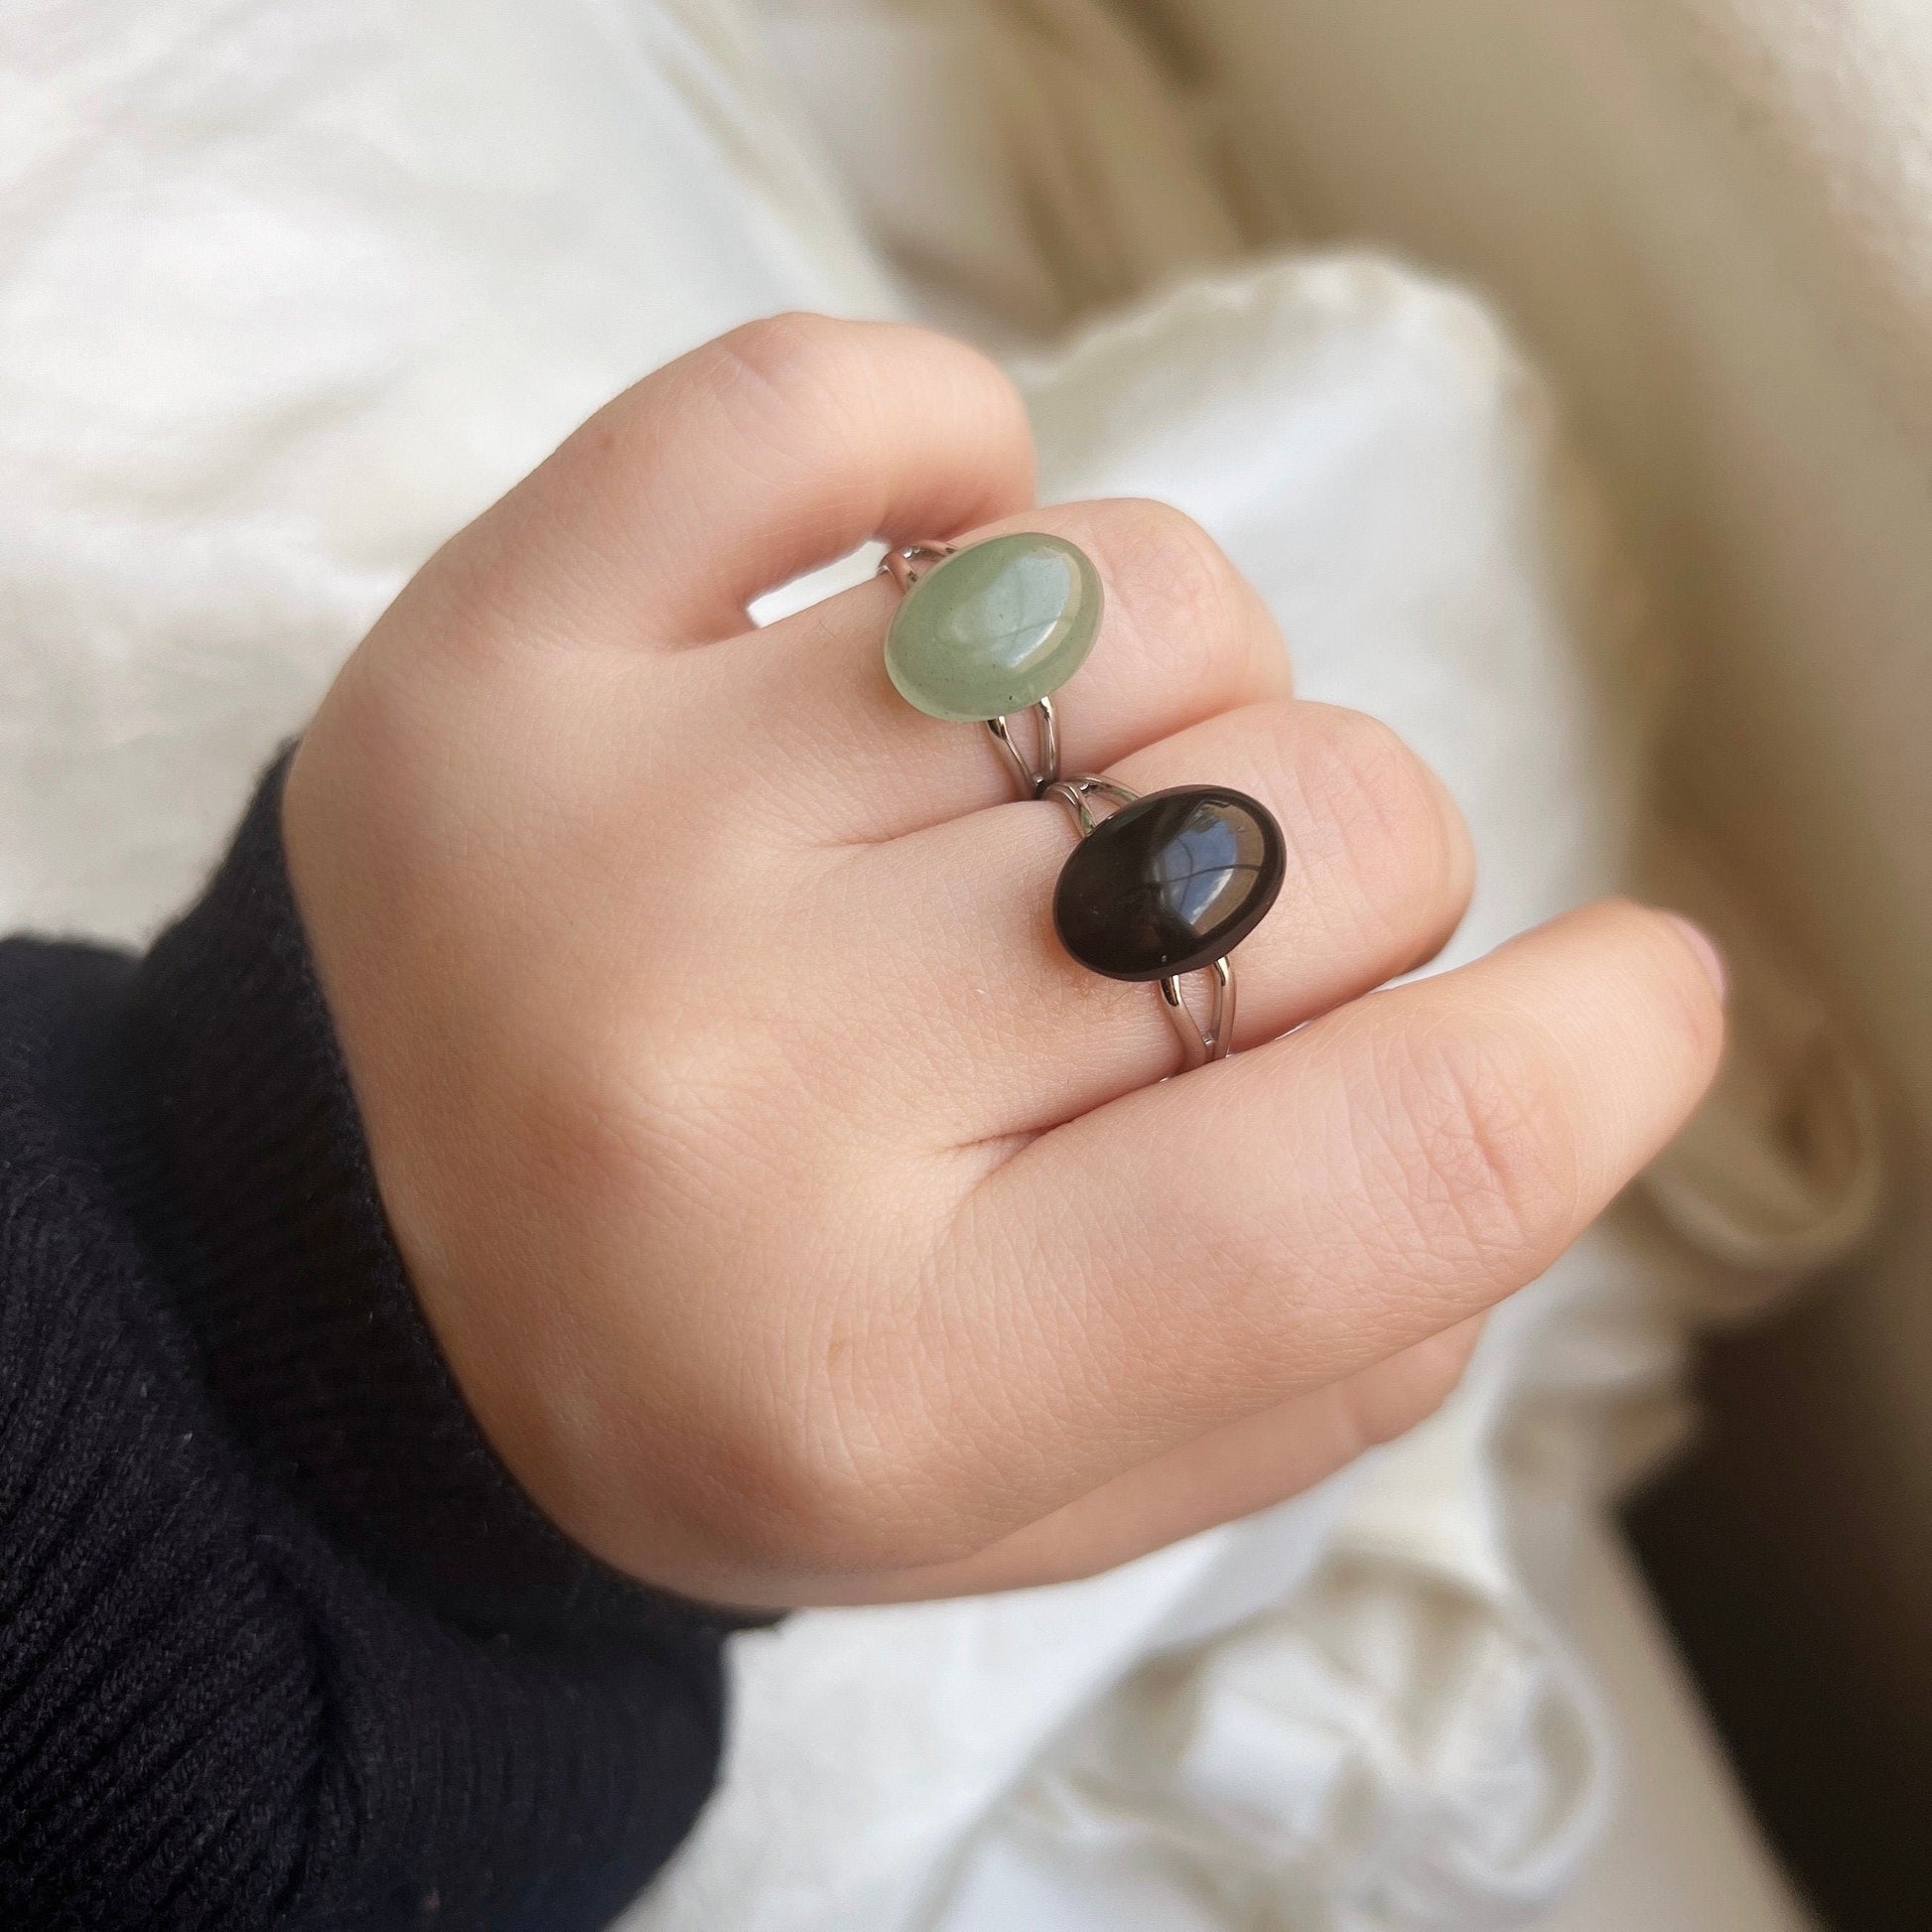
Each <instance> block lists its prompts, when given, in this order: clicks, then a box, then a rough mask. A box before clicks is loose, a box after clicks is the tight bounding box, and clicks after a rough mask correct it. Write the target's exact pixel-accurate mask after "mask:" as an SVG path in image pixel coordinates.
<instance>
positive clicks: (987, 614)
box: [886, 532, 1100, 724]
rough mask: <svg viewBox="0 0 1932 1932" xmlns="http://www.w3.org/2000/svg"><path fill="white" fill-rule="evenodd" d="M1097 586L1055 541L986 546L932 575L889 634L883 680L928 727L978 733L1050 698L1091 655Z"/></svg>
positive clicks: (1069, 548)
mask: <svg viewBox="0 0 1932 1932" xmlns="http://www.w3.org/2000/svg"><path fill="white" fill-rule="evenodd" d="M1099 628H1100V576H1099V573H1098V572H1097V571H1096V570H1095V569H1094V567H1093V565H1092V564H1091V563H1090V562H1089V561H1088V559H1087V556H1086V554H1085V552H1084V551H1081V550H1078V549H1076V548H1075V547H1074V546H1073V545H1072V544H1070V543H1067V542H1065V541H1064V540H1063V539H1061V538H1059V537H1049V536H1044V535H1041V534H1039V533H1037V532H1025V533H1021V534H1017V535H1014V536H1010V537H989V538H988V539H987V540H986V541H985V542H984V543H976V544H974V545H973V546H972V547H971V548H970V549H967V550H960V551H956V552H955V553H954V554H953V555H952V556H950V557H948V558H946V559H945V561H944V562H943V563H940V564H937V565H935V566H934V567H933V568H932V569H931V570H929V571H927V572H926V574H925V575H924V576H923V577H921V578H920V579H919V581H918V582H917V583H916V584H914V585H913V586H912V588H911V589H910V590H909V591H908V592H907V593H906V594H905V601H904V602H903V603H902V604H901V605H900V606H899V608H898V613H897V616H896V617H895V618H894V619H893V627H892V628H891V630H889V631H888V632H887V633H886V670H887V674H888V675H889V676H890V677H891V678H892V680H893V682H894V684H896V685H897V687H898V690H899V694H900V695H901V696H902V697H903V698H905V700H906V701H907V702H908V703H910V704H915V705H917V706H918V708H919V709H920V710H921V711H923V712H927V713H929V714H930V715H931V716H932V717H934V718H946V719H950V720H951V721H952V722H954V723H955V724H970V723H983V722H985V720H987V719H989V718H1004V717H1006V716H1007V715H1008V714H1009V713H1010V712H1015V711H1025V710H1026V709H1027V707H1028V706H1029V705H1034V704H1037V703H1038V702H1039V701H1040V699H1041V698H1043V697H1045V696H1047V695H1048V693H1050V692H1053V691H1057V690H1058V689H1059V688H1060V686H1061V685H1062V684H1064V683H1065V682H1066V681H1067V679H1068V678H1070V677H1071V676H1072V675H1073V673H1074V672H1075V671H1077V670H1078V669H1079V668H1080V666H1081V664H1082V663H1084V662H1085V660H1086V655H1087V652H1088V651H1090V650H1091V649H1092V648H1093V639H1094V633H1095V632H1096V631H1097V630H1098V629H1099Z"/></svg>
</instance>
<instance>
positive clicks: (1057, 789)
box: [1040, 774, 1234, 1073]
mask: <svg viewBox="0 0 1932 1932" xmlns="http://www.w3.org/2000/svg"><path fill="white" fill-rule="evenodd" d="M1040 795H1041V796H1042V797H1045V798H1057V799H1058V800H1059V802H1060V803H1061V804H1062V805H1064V806H1065V807H1066V808H1067V810H1068V811H1069V812H1071V813H1072V814H1073V826H1074V829H1075V831H1077V832H1078V833H1079V835H1080V836H1081V837H1082V838H1083V839H1084V838H1085V837H1086V836H1087V835H1088V834H1089V833H1090V832H1091V831H1092V830H1093V828H1094V827H1095V826H1096V825H1098V824H1099V823H1100V821H1099V820H1098V819H1097V818H1095V817H1094V815H1093V808H1092V807H1091V806H1090V805H1089V804H1088V803H1087V800H1088V799H1089V798H1093V797H1101V798H1105V799H1107V800H1108V802H1109V803H1111V804H1113V805H1115V806H1116V807H1118V806H1121V805H1131V804H1132V803H1133V802H1134V800H1135V799H1137V798H1138V797H1139V796H1140V795H1141V794H1140V793H1139V792H1138V791H1132V790H1130V789H1129V788H1128V787H1127V786H1126V785H1123V784H1116V783H1115V782H1114V780H1113V779H1112V778H1096V777H1093V776H1092V775H1090V774H1089V775H1083V776H1081V777H1077V778H1056V779H1054V780H1053V781H1052V782H1051V783H1050V784H1048V785H1047V786H1045V788H1044V789H1043V790H1042V792H1041V794H1040ZM1201 970H1202V972H1204V973H1205V974H1206V975H1207V984H1208V1005H1207V1022H1206V1024H1205V1025H1202V1023H1201V1022H1200V1021H1198V1020H1196V1019H1195V1018H1194V1015H1193V1011H1192V1009H1191V1008H1190V1007H1189V1006H1188V1005H1187V1002H1186V1000H1185V998H1183V997H1182V994H1181V990H1180V979H1179V976H1178V975H1177V974H1173V973H1171V974H1169V976H1168V977H1167V978H1166V979H1164V980H1163V981H1162V982H1161V1010H1162V1011H1163V1012H1164V1013H1165V1014H1166V1015H1167V1016H1168V1020H1169V1022H1170V1024H1171V1025H1172V1026H1173V1031H1174V1036H1175V1037H1176V1038H1177V1039H1178V1040H1179V1041H1180V1070H1181V1071H1182V1072H1183V1073H1190V1072H1192V1071H1193V1069H1194V1068H1195V1067H1197V1066H1205V1065H1207V1063H1208V1062H1209V1061H1210V1060H1224V1059H1226V1058H1227V1056H1228V1048H1229V1046H1230V1045H1231V1044H1232V1043H1233V1040H1234V963H1233V961H1232V960H1230V959H1229V958H1228V957H1227V956H1226V955H1225V954H1223V955H1222V957H1221V958H1219V959H1217V960H1215V961H1214V962H1213V964H1212V965H1209V966H1204V967H1202V968H1201Z"/></svg>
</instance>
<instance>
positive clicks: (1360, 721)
mask: <svg viewBox="0 0 1932 1932" xmlns="http://www.w3.org/2000/svg"><path fill="white" fill-rule="evenodd" d="M1275 757H1276V759H1277V760H1278V766H1279V773H1278V775H1279V781H1280V783H1281V785H1282V786H1283V790H1284V794H1285V795H1286V796H1290V797H1293V798H1296V799H1298V800H1299V802H1300V805H1301V810H1300V811H1298V812H1296V813H1294V814H1293V818H1294V822H1295V823H1296V824H1297V825H1298V827H1302V828H1305V830H1304V831H1303V837H1304V839H1305V840H1306V841H1307V846H1306V848H1305V850H1304V851H1303V854H1302V856H1303V858H1304V860H1305V861H1306V862H1307V863H1309V864H1310V865H1311V869H1315V868H1319V869H1327V868H1330V867H1332V869H1333V870H1335V871H1336V872H1338V873H1340V874H1342V875H1344V876H1345V878H1346V881H1347V884H1348V888H1349V890H1348V891H1347V892H1346V893H1345V894H1344V895H1342V897H1341V898H1340V899H1339V900H1338V901H1337V905H1338V909H1339V910H1340V911H1341V912H1343V913H1344V914H1345V915H1346V916H1347V917H1348V918H1350V919H1351V920H1353V921H1354V922H1355V923H1356V924H1358V925H1359V926H1361V927H1364V928H1366V929H1367V936H1369V937H1370V938H1372V939H1373V940H1375V941H1377V942H1378V943H1380V942H1385V941H1392V940H1394V939H1395V938H1396V937H1397V936H1398V935H1401V936H1402V937H1403V938H1405V939H1406V937H1407V936H1408V935H1409V934H1410V933H1411V932H1412V931H1413V929H1414V927H1415V925H1416V923H1417V916H1418V910H1419V907H1420V908H1427V910H1428V911H1430V912H1431V913H1433V912H1434V910H1435V909H1436V908H1437V907H1438V906H1440V905H1443V904H1446V903H1448V902H1449V901H1450V900H1452V899H1455V898H1457V897H1460V895H1461V890H1462V883H1463V882H1462V875H1463V872H1464V870H1465V866H1464V859H1463V851H1462V845H1461V841H1460V840H1459V838H1458V836H1457V830H1456V827H1455V825H1454V824H1453V823H1452V821H1451V820H1450V818H1449V813H1448V811H1447V810H1446V809H1445V805H1444V801H1443V795H1442V793H1441V791H1440V790H1439V788H1438V786H1437V784H1436V781H1435V779H1434V778H1433V777H1432V776H1431V775H1430V772H1429V769H1428V767H1427V766H1426V765H1425V764H1424V763H1423V761H1422V759H1420V758H1418V757H1417V756H1416V754H1415V753H1414V752H1413V751H1411V750H1410V748H1409V746H1408V744H1407V743H1406V742H1405V741H1404V740H1403V739H1402V738H1401V736H1400V735H1399V734H1398V733H1396V732H1395V731H1394V730H1393V729H1392V728H1391V727H1389V726H1388V725H1385V724H1384V723H1382V721H1381V720H1380V719H1378V718H1372V717H1370V716H1369V715H1368V714H1367V713H1366V712H1360V711H1349V710H1346V709H1343V708H1341V707H1339V706H1331V705H1303V706H1300V707H1298V708H1296V709H1295V710H1294V711H1289V710H1288V708H1286V707H1285V708H1284V713H1283V716H1282V717H1281V719H1280V720H1279V723H1278V725H1277V731H1276V744H1275Z"/></svg>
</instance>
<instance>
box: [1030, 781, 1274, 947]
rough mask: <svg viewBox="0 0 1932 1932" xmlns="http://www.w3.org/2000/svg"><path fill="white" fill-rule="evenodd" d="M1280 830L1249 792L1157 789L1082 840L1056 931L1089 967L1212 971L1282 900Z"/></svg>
mask: <svg viewBox="0 0 1932 1932" xmlns="http://www.w3.org/2000/svg"><path fill="white" fill-rule="evenodd" d="M1284 865H1285V859H1284V852H1283V846H1282V834H1281V827H1280V826H1279V825H1277V824H1276V823H1275V820H1274V816H1273V814H1272V813H1270V812H1269V810H1268V808H1267V807H1266V806H1265V805H1262V804H1259V803H1257V802H1256V800H1254V799H1252V798H1250V797H1248V796H1247V795H1246V794H1245V793H1243V792H1239V791H1226V790H1221V789H1219V788H1217V787H1212V786H1202V785H1188V786H1184V787H1178V788H1176V789H1174V790H1173V791H1156V792H1150V793H1149V794H1148V796H1147V797H1145V798H1138V799H1136V800H1135V801H1134V802H1133V803H1132V804H1131V805H1125V806H1123V807H1122V808H1121V809H1120V810H1119V811H1117V812H1115V813H1114V814H1113V816H1112V817H1111V818H1108V819H1106V820H1104V821H1103V822H1102V823H1101V824H1099V825H1097V826H1096V827H1095V828H1094V830H1093V831H1092V832H1091V833H1090V834H1089V835H1088V836H1087V837H1086V838H1085V839H1083V840H1082V841H1081V842H1080V844H1079V845H1078V846H1077V847H1076V848H1075V850H1074V852H1073V854H1072V856H1071V857H1070V858H1068V860H1067V862H1066V865H1065V868H1064V869H1063V870H1062V872H1061V873H1060V882H1059V885H1058V887H1057V888H1056V889H1055V891H1054V894H1053V923H1054V925H1055V926H1056V927H1057V928H1058V929H1059V935H1060V940H1061V942H1062V943H1063V944H1064V945H1065V947H1066V949H1067V951H1068V952H1070V953H1071V954H1072V955H1073V957H1074V958H1075V959H1077V960H1078V961H1079V962H1080V963H1081V965H1083V966H1087V967H1090V968H1091V969H1092V970H1093V971H1094V972H1096V973H1104V974H1106V975H1107V977H1108V978H1109V979H1120V980H1156V979H1163V978H1165V977H1166V976H1167V975H1169V974H1171V973H1187V972H1191V971H1193V969H1194V968H1195V967H1197V966H1206V965H1210V964H1211V963H1212V962H1213V961H1214V960H1216V959H1218V958H1220V956H1221V955H1222V954H1223V953H1225V952H1229V951H1231V950H1232V949H1233V948H1234V947H1235V946H1238V945H1239V944H1240V943H1241V941H1242V940H1243V939H1245V938H1246V937H1247V936H1248V934H1249V933H1250V932H1252V931H1253V930H1254V929H1255V927H1256V926H1257V925H1259V924H1260V923H1261V920H1262V919H1263V917H1264V916H1265V915H1266V913H1267V911H1268V908H1269V907H1270V906H1271V905H1273V904H1274V902H1275V897H1276V895H1277V894H1278V893H1279V892H1280V891H1281V888H1282V874H1283V871H1284Z"/></svg>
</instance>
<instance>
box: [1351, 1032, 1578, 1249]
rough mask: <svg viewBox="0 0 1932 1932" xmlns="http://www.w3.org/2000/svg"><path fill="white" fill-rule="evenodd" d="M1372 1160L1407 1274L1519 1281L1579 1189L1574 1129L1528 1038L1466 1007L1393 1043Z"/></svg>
mask: <svg viewBox="0 0 1932 1932" xmlns="http://www.w3.org/2000/svg"><path fill="white" fill-rule="evenodd" d="M1391 1059H1392V1063H1391V1064H1390V1065H1389V1066H1388V1068H1387V1069H1386V1071H1385V1078H1384V1080H1383V1081H1382V1083H1381V1093H1382V1107H1381V1109H1380V1110H1379V1112H1378V1115H1377V1118H1376V1123H1375V1127H1374V1130H1373V1146H1372V1148H1371V1150H1370V1158H1371V1160H1372V1161H1374V1162H1375V1163H1376V1164H1377V1165H1379V1166H1380V1167H1381V1168H1382V1169H1383V1172H1382V1173H1380V1174H1378V1175H1376V1176H1374V1179H1375V1181H1376V1182H1377V1183H1378V1191H1379V1192H1380V1194H1381V1197H1382V1198H1383V1199H1384V1200H1385V1201H1387V1202H1389V1203H1390V1212H1391V1214H1392V1215H1393V1216H1394V1217H1395V1219H1396V1223H1397V1225H1396V1227H1395V1229H1394V1233H1395V1237H1396V1240H1397V1241H1398V1243H1399V1244H1400V1246H1401V1248H1402V1250H1403V1251H1404V1255H1405V1259H1406V1261H1407V1264H1408V1270H1407V1272H1409V1273H1410V1274H1411V1276H1412V1278H1419V1279H1423V1280H1438V1281H1441V1282H1442V1283H1444V1284H1445V1285H1449V1284H1466V1282H1467V1280H1468V1278H1469V1276H1470V1274H1471V1273H1474V1274H1476V1275H1477V1276H1478V1277H1479V1278H1480V1279H1482V1280H1483V1281H1484V1282H1485V1283H1494V1282H1498V1281H1501V1282H1506V1283H1507V1284H1508V1285H1509V1286H1511V1287H1514V1286H1518V1285H1520V1283H1521V1282H1523V1281H1526V1280H1528V1279H1529V1278H1530V1277H1531V1275H1533V1274H1534V1273H1536V1272H1537V1271H1538V1270H1539V1269H1540V1268H1541V1267H1542V1266H1543V1265H1545V1264H1546V1263H1547V1262H1548V1260H1549V1259H1551V1258H1552V1257H1553V1256H1554V1254H1555V1252H1556V1250H1557V1248H1558V1247H1559V1246H1560V1245H1561V1242H1562V1239H1563V1238H1564V1236H1565V1235H1566V1234H1567V1232H1568V1231H1569V1224H1570V1221H1571V1219H1572V1217H1573V1215H1574V1212H1575V1209H1576V1205H1577V1201H1578V1197H1579V1194H1580V1180H1579V1160H1578V1149H1577V1143H1576V1130H1575V1127H1574V1125H1573V1124H1572V1122H1571V1121H1570V1120H1569V1118H1568V1116H1567V1113H1566V1111H1565V1109H1564V1107H1563V1105H1562V1104H1561V1098H1560V1095H1559V1093H1558V1091H1557V1086H1556V1083H1555V1081H1554V1080H1553V1078H1552V1076H1551V1072H1550V1069H1549V1067H1548V1066H1547V1064H1546V1063H1545V1061H1544V1059H1543V1057H1542V1056H1541V1055H1540V1053H1539V1052H1538V1050H1537V1046H1536V1042H1535V1040H1534V1038H1533V1037H1532V1036H1531V1035H1529V1034H1528V1033H1526V1032H1524V1031H1523V1030H1522V1029H1521V1028H1519V1027H1515V1026H1512V1025H1509V1024H1505V1023H1502V1022H1499V1021H1496V1022H1490V1023H1488V1024H1484V1022H1483V1021H1482V1020H1481V1019H1480V1018H1479V1017H1475V1018H1472V1017H1471V1016H1469V1015H1467V1014H1462V1015H1460V1016H1458V1018H1457V1020H1456V1021H1455V1023H1454V1024H1442V1025H1438V1026H1436V1027H1433V1028H1429V1029H1426V1030H1421V1031H1419V1032H1417V1033H1416V1034H1414V1035H1412V1036H1410V1037H1409V1038H1407V1039H1406V1040H1405V1041H1404V1042H1402V1043H1401V1044H1400V1045H1398V1046H1396V1047H1395V1048H1394V1049H1393V1051H1392V1055H1391Z"/></svg>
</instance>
